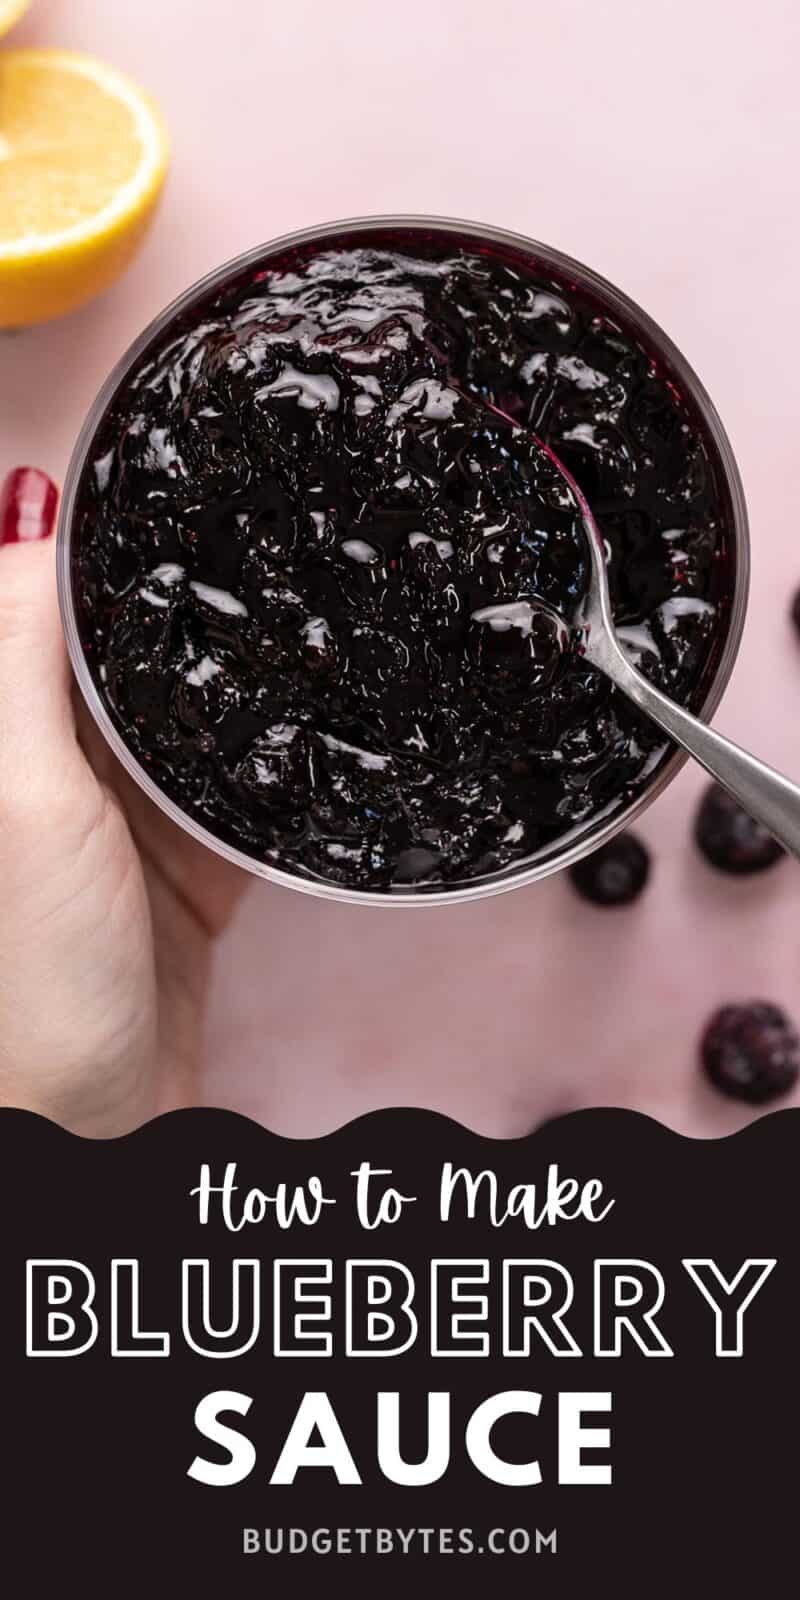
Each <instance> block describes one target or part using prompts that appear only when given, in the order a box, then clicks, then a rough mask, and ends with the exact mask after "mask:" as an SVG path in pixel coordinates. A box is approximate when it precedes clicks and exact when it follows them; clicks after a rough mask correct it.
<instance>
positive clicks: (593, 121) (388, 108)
mask: <svg viewBox="0 0 800 1600" xmlns="http://www.w3.org/2000/svg"><path fill="white" fill-rule="evenodd" d="M9 42H11V41H9ZM13 42H14V43H19V44H23V43H25V44H28V43H30V44H42V45H45V44H50V45H63V46H69V47H72V48H76V49H82V50H87V51H91V52H93V53H95V54H97V55H100V56H104V57H106V58H107V59H108V60H109V61H111V62H113V63H116V64H117V65H119V66H121V67H123V68H125V69H127V70H128V71H129V72H130V73H131V74H133V75H134V76H135V77H137V78H138V79H140V80H141V81H142V83H144V84H146V85H147V86H149V87H150V88H151V90H152V91H153V92H154V94H155V95H156V96H157V97H158V99H159V100H160V102H161V104H162V106H163V108H164V111H165V113H166V117H167V120H168V122H169V125H170V128H171V131H172V137H173V141H174V160H173V167H172V176H171V180H170V184H169V189H168V193H167V196H166V200H165V203H164V206H163V209H162V211H161V214H160V217H159V219H158V221H157V224H156V227H155V230H154V232H153V234H152V236H151V238H150V239H149V241H148V243H147V245H146V247H145V250H144V252H143V254H142V255H141V257H140V258H139V260H138V261H137V262H136V264H135V265H134V267H133V268H132V269H131V271H130V272H129V274H128V276H127V277H126V278H125V280H124V281H123V282H122V283H121V284H120V285H119V286H118V287H117V288H115V289H114V290H112V291H111V292H110V293H109V294H108V295H106V296H105V297H104V298H103V299H102V300H100V301H98V302H96V303H95V304H94V305H91V306H89V307H88V308H87V309H86V310H84V311H82V312H79V313H77V314H76V315H74V316H72V317H70V318H68V319H66V320H65V321H63V322H62V323H60V324H56V325H52V326H49V327H42V328H39V329H36V330H33V331H31V332H26V333H23V334H20V335H18V336H15V337H8V338H5V339H3V340H2V341H0V473H4V472H5V471H6V470H7V469H8V468H9V467H11V466H12V465H15V464H17V463H23V462H31V463H35V464H38V465H40V466H42V467H44V468H46V469H47V470H48V471H50V472H51V473H52V474H53V475H54V476H56V477H59V478H60V477H61V476H62V475H63V472H64V468H65V465H66V462H67V459H68V456H69V452H70V449H71V446H72V443H73V440H74V438H75V435H76V433H77V430H78V427H79V424H80V422H81V420H82V418H83V416H84V414H85V412H86V410H87V408H88V406H89V404H90V402H91V400H92V398H93V396H94V394H95V392H96V390H97V388H98V387H99V385H100V383H101V381H102V379H103V378H104V377H105V375H106V373H107V372H108V370H109V368H110V366H111V365H112V364H113V362H114V361H115V360H116V358H117V357H118V356H119V355H120V354H121V352H122V351H123V350H124V349H125V347H126V345H127V344H128V343H129V342H130V340H131V339H132V338H133V337H134V335H135V334H136V333H138V332H139V330H140V329H141V327H142V326H143V324H144V323H145V322H146V321H147V320H148V319H149V318H150V317H151V316H152V315H153V314H154V313H155V312H156V311H158V310H159V309H160V308H161V306H162V305H163V304H164V303H165V302H166V301H167V300H169V299H171V297H172V296H173V295H174V294H176V293H177V292H178V291H179V290H181V289H182V288H184V287H185V286H186V285H187V284H188V283H189V282H190V281H191V280H192V279H194V278H196V277H198V276H199V275H200V274H201V273H203V272H205V271H206V270H207V269H208V268H210V267H212V266H215V265H216V264H217V263H218V262H220V261H221V260H223V259H225V258H226V257H228V256H230V255H232V254H234V253H235V252H237V251H239V250H242V249H244V248H246V247H247V246H250V245H252V244H255V243H257V242H259V241H260V240H263V239H268V238H270V237H272V236H274V235H276V234H279V233H282V232H284V231H286V230H288V229H291V228H296V227H300V226H303V225H305V224H309V223H313V222H320V221H326V220H330V219H333V218H336V217H346V216H351V215H356V214H359V213H370V212H387V211H407V212H433V213H440V214H449V215H455V216H458V215H460V216H464V217H469V218H475V219H478V220H480V221H485V222H493V223H496V224H499V225H504V226H506V227H509V228H512V229H518V230H520V231H521V232H524V233H528V234H531V235H533V236H534V237H537V238H540V239H543V240H547V241H549V242H550V243H552V244H554V245H557V246H559V247H561V248H562V249H564V250H567V251H569V252H570V253H572V254H573V255H576V256H578V257H579V258H581V259H583V260H585V261H587V262H589V263H590V264H591V265H593V266H594V267H595V268H597V269H598V270H599V271H601V272H603V273H605V274H606V275H607V276H608V277H610V278H612V279H613V280H615V281H616V282H617V283H618V284H619V285H620V286H621V287H622V288H624V289H625V290H627V291H628V293H630V294H631V295H632V296H633V297H634V298H635V299H637V300H639V301H640V302H641V303H642V304H643V305H644V306H646V307H647V309H648V310H649V311H650V312H651V313H652V314H653V315H654V316H655V317H656V319H657V320H658V321H659V322H661V323H662V324H663V326H664V327H665V328H666V329H667V330H668V332H669V333H670V334H671V335H672V337H673V338H674V339H675V340H676V341H677V343H678V344H679V345H680V346H681V348H682V349H683V350H684V351H685V353H686V354H687V356H688V357H689V359H690V361H691V362H692V363H693V364H694V366H695V367H696V369H697V370H698V372H699V373H700V376H701V377H702V379H703V380H704V382H705V383H706V385H707V387H708V388H709V390H710V391H711V394H712V395H713V397H714V399H715V400H716V402H717V405H718V407H719V409H720V410H721V412H722V416H723V418H724V420H725V423H726V425H727V427H728V429H729V431H730V434H731V438H732V441H733V445H734V449H735V451H736V453H737V455H738V459H739V462H740V465H741V469H742V473H743V477H744V482H745V489H746V491H747V496H748V500H749V505H750V512H751V519H752V531H753V568H754V571H753V587H752V598H751V610H750V616H749V621H748V625H747V630H746V636H745V643H744V647H743V649H742V652H741V656H740V659H739V664H738V666H737V669H736V672H735V674H734V679H733V683H732V685H731V687H730V689H729V691H728V694H727V696H726V698H725V701H724V704H723V707H722V710H721V712H720V714H719V716H718V723H719V725H720V726H721V727H722V728H723V729H724V730H725V731H727V732H729V733H731V734H733V735H734V736H735V737H737V738H739V739H740V740H742V741H743V742H748V741H749V742H751V744H752V745H753V746H755V747H756V748H757V750H758V752H759V753H761V754H763V755H764V756H766V757H767V758H768V759H772V760H775V761H776V762H778V763H780V764H782V765H783V766H784V767H785V768H786V769H787V770H789V771H790V772H793V773H794V774H795V775H798V774H800V717H799V716H798V703H799V702H800V642H798V641H797V640H796V638H795V637H794V635H793V634H792V631H791V628H790V626H789V624H788V621H787V606H788V602H789V598H790V596H791V593H792V592H793V590H794V588H795V587H796V586H797V585H798V583H800V534H799V533H798V521H797V507H796V503H795V496H794V494H793V493H790V491H789V486H790V485H792V489H793V487H794V474H795V467H796V461H797V420H798V417H799V416H800V359H798V356H799V355H800V334H798V317H797V302H798V268H797V261H798V254H799V253H800V220H798V206H797V191H796V184H795V177H796V171H797V165H798V156H800V141H799V140H798V119H799V118H800V109H799V108H800V99H798V95H797V92H796V91H797V84H796V65H797V61H798V59H800V10H799V9H798V7H797V5H796V0H760V3H759V4H758V5H757V6H755V7H754V6H753V5H752V4H750V3H747V4H745V3H744V0H646V3H643V0H605V3H604V4H598V3H597V0H550V3H549V4H544V3H542V0H494V3H493V4H491V5H487V4H486V0H439V3H438V4H437V3H435V0H403V3H402V5H397V4H392V3H390V0H336V3H335V4H333V3H331V4H328V3H326V0H292V3H291V4H289V5H277V4H271V3H270V0H233V3H229V4H228V5H222V4H220V0H136V3H134V0H116V3H115V0H102V3H101V0H38V3H37V4H35V5H34V8H33V11H32V13H31V15H30V17H29V19H28V20H27V21H26V22H25V23H24V24H23V25H22V27H21V28H20V29H19V30H18V31H17V33H16V34H15V36H14V39H13ZM734 319H735V325H734ZM701 785H702V779H701V778H700V776H699V774H698V773H697V772H696V771H690V770H688V769H686V770H685V771H684V772H683V774H682V775H681V776H680V778H679V779H678V780H677V781H676V782H675V783H674V784H673V785H672V787H671V789H670V790H669V791H668V793H667V794H666V795H665V796H664V797H662V799H661V800H659V801H658V802H657V803H656V805H655V806H654V807H653V809H652V810H651V811H650V812H648V814H647V816H646V818H645V819H644V822H643V824H642V829H641V831H642V833H643V834H644V836H645V837H646V838H647V840H648V841H649V842H650V844H651V845H652V848H653V853H654V879H653V884H652V888H651V889H650V890H649V891H648V893H647V894H646V895H645V896H644V897H643V898H642V900H641V901H640V902H639V903H638V904H637V905H636V906H635V907H633V908H632V909H630V910H627V911H615V912H610V913H609V912H602V911H596V910H592V909H591V908H590V907H587V906H585V905H584V904H583V903H581V902H579V901H578V900H577V899H576V898H575V897H574V895H573V893H572V892H571V890H570V886H569V884H568V883H567V882H565V881H562V880H561V879H555V880H550V881H549V882H547V883H545V884H543V885H540V886H538V887H534V888H531V889H527V890H520V891H518V892H516V893H514V894H511V895H507V896H504V897H502V898H500V899H498V900H494V901H485V902H482V903H479V904H478V905H475V906H467V907H463V908H454V909H452V910H429V911H428V912H427V913H426V912H416V913H415V912H402V911H394V912H389V911H378V910H374V911H373V910H371V909H368V910H350V909H349V908H344V907H337V906H327V905H324V904H320V903H318V902H315V901H313V900H308V899H305V898H303V897H301V896H299V895H295V894H292V893H291V892H288V891H285V890H279V889H275V888H272V887H270V886H266V885H261V884H258V885H254V887H253V888H252V890H251V891H250V893H249V895H248V897H247V899H246V901H245V904H244V907H243V909H242V911H241V913H240V915H239V918H238V921H237V923H236V925H235V926H234V928H233V929H232V931H231V933H230V934H229V936H228V937H227V938H226V939H225V941H224V943H223V945H222V947H221V949H220V952H219V961H218V967H217V973H216V979H215V984H214V992H213V997H212V1005H211V1017H210V1027H209V1039H208V1065H207V1072H206V1080H205V1092H206V1098H207V1099H208V1100H210V1101H214V1102H216V1103H218V1104H221V1105H225V1106H231V1107H234V1108H235V1109H238V1110H241V1111H245V1112H247V1113H249V1114H250V1115H251V1116H254V1117H256V1118H257V1119H259V1120H263V1121H265V1122H269V1123H270V1124H272V1125H273V1126H274V1127H275V1128H277V1129H279V1130H281V1131H284V1132H288V1133H291V1134H312V1133H316V1132H318V1131H322V1130H324V1129H327V1128H330V1127H332V1126H335V1125H336V1124H338V1123H340V1122H342V1121H343V1120H345V1119H346V1118H348V1117H350V1116H352V1115H354V1114H357V1113H359V1112H362V1111H366V1110H369V1109H371V1108H372V1107H376V1106H382V1105H391V1104H397V1103H416V1104H420V1105H428V1106H432V1107H435V1108H438V1109H440V1110H443V1111H446V1112H449V1113H451V1114H452V1115H454V1116H456V1117H458V1118H460V1119H461V1120H462V1121H465V1122H468V1123H470V1124H472V1125H473V1126H475V1127H477V1128H479V1129H481V1130H483V1131H485V1132H488V1133H493V1134H500V1135H510V1134H516V1133H522V1132H524V1131H526V1130H527V1129H528V1128H529V1127H531V1126H533V1125H534V1124H535V1123H536V1122H537V1121H539V1120H540V1119H541V1118H542V1117H544V1116H547V1115H549V1114H552V1113H554V1112H557V1111H560V1110H564V1109H568V1108H571V1107H575V1106H580V1105H585V1104H607V1103H617V1104H622V1105H628V1106H633V1107H637V1108H639V1109H642V1110H645V1111H648V1112H651V1113H653V1114H654V1115H656V1116H659V1117H661V1118H662V1119H663V1120H664V1121H666V1122H668V1123H670V1124H672V1125H673V1126H675V1127H678V1128H681V1129H683V1130H685V1131H689V1132H692V1133H701V1134H713V1133H718V1132H722V1131H726V1130H729V1129H731V1128H734V1127H736V1126H737V1125H738V1123H739V1122H742V1121H745V1120H747V1113H746V1112H743V1111H741V1110H740V1109H739V1108H737V1107H736V1106H734V1105H731V1104H730V1103H728V1102H725V1101H723V1100H722V1099H721V1098H720V1097H719V1096H718V1095H716V1094H714V1093H713V1092H712V1091H711V1090H710V1089H708V1088H707V1087H706V1086H705V1085H704V1083H703V1082H702V1080H701V1078H700V1076H699V1073H698V1070H697V1064H696V1055H697V1036H698V1032H699V1030H700V1028H701V1026H702V1023H703V1021H704V1019H705V1017H706V1015H707V1014H708V1012H709V1011H710V1010H711V1009H712V1008H713V1007H714V1006H715V1005H717V1004H719V1003H721V1002H722V1001H725V1000H729V999H749V998H753V997H756V996H758V997H763V998H771V999H775V1000H777V1001H779V1002H781V1003H783V1004H785V1005H786V1006H787V1007H788V1008H789V1009H790V1010H794V1011H795V1012H796V1014H797V1015H798V1018H800V995H798V984H797V970H798V955H799V952H798V910H800V881H799V880H798V874H797V868H796V867H795V866H794V864H793V863H789V862H786V863H783V864H781V866H779V867H778V868H777V869H775V871H774V872H773V873H771V874H767V875H765V876H764V877H762V878H758V879H754V880H752V881H750V882H747V881H744V882H741V883H737V882H736V881H735V880H727V881H726V880H725V879H724V878H723V877H721V876H720V875H718V874H714V873H713V872H711V871H710V870H709V869H708V868H705V867H704V866H703V865H702V864H701V862H700V861H699V859H698V857H697V855H696V853H695V851H694V849H693V848H692V846H691V843H690V839H689V828H690V820H691V816H692V811H693V805H694V800H695V796H696V794H697V793H698V791H699V789H700V787H701Z"/></svg>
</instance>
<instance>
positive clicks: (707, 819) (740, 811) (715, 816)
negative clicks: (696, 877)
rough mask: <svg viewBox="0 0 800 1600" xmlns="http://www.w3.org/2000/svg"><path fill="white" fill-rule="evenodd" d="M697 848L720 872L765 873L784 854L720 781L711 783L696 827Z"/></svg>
mask: <svg viewBox="0 0 800 1600" xmlns="http://www.w3.org/2000/svg"><path fill="white" fill-rule="evenodd" d="M694 836H695V840H696V842H697V845H698V848H699V849H700V850H701V851H702V852H703V855H704V856H705V858H706V860H707V861H710V862H711V865H712V867H718V868H719V870H720V872H732V873H736V874H738V875H740V876H744V874H746V873H750V872H763V871H764V868H765V867H771V866H773V865H774V863H775V862H776V861H779V860H780V859H781V857H782V855H783V854H784V852H783V850H782V849H781V846H780V845H779V844H778V843H777V841H776V840H775V839H773V837H772V834H771V833H768V832H767V830H766V828H765V827H763V826H762V824H761V823H760V822H756V821H755V820H754V818H753V817H751V816H750V814H749V812H747V811H745V809H744V807H743V806H740V805H739V802H738V800H734V799H733V796H732V795H729V794H728V793H727V791H726V790H725V789H721V788H720V786H719V784H716V783H712V784H709V786H708V788H707V789H706V791H705V794H704V795H703V798H702V800H701V802H700V806H699V808H698V812H697V817H696V820H695V826H694Z"/></svg>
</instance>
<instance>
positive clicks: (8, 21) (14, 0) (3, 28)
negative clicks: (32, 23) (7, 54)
mask: <svg viewBox="0 0 800 1600" xmlns="http://www.w3.org/2000/svg"><path fill="white" fill-rule="evenodd" d="M30 3H31V0H0V39H1V38H2V36H3V34H4V33H8V30H9V28H13V26H14V23H15V22H19V19H20V17H24V15H25V12H26V11H27V9H28V6H29V5H30Z"/></svg>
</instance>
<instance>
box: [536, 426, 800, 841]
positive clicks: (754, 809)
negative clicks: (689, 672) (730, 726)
mask: <svg viewBox="0 0 800 1600" xmlns="http://www.w3.org/2000/svg"><path fill="white" fill-rule="evenodd" d="M537 443H538V444H539V446H540V448H541V449H542V450H544V451H545V453H546V455H548V456H549V458H550V460H551V462H552V463H553V465H554V466H555V467H556V468H557V470H558V472H559V473H560V474H561V476H562V477H563V478H564V479H565V480H566V482H567V483H568V485H569V488H570V491H571V493H572V495H573V497H574V499H575V500H576V501H577V504H578V508H579V511H580V515H581V518H582V521H583V528H584V532H585V534H586V543H587V545H588V547H589V556H590V568H591V576H590V581H589V588H588V591H587V593H586V595H585V597H584V599H583V602H582V605H581V608H580V610H579V612H578V613H577V615H576V618H575V622H574V624H573V626H574V627H575V628H576V629H577V630H578V633H579V644H580V649H581V651H582V654H583V655H584V656H585V658H586V660H587V661H590V662H591V664H592V666H593V667H596V668H597V670H598V671H599V672H603V673H605V676H606V677H607V678H610V679H611V682H612V683H613V684H614V685H615V686H616V688H617V689H620V690H621V691H622V693H623V694H625V695H627V696H628V699H629V700H632V701H633V703H634V705H635V706H638V708H639V710H640V711H643V712H644V713H645V716H648V717H650V719H651V721H653V722H655V723H657V724H658V726H659V728H663V730H664V732H665V733H666V734H668V735H669V737H670V739H673V740H674V741H675V743H676V744H679V745H681V747H682V748H683V749H684V750H687V751H688V753H689V755H690V756H694V758H695V760H696V761H699V762H700V765H701V766H703V767H705V769H706V772H710V773H711V776H712V777H713V778H716V780H717V782H718V783H721V784H722V786H723V788H725V789H727V790H728V792H729V793H730V794H732V795H733V796H734V798H735V799H736V800H738V801H739V802H740V804H741V805H743V806H744V808H745V810H746V811H748V812H749V813H750V816H751V817H753V818H755V820H756V822H760V823H762V824H763V826H764V827H765V828H766V829H767V830H768V832H769V833H771V834H772V836H773V838H775V839H777V840H778V843H779V844H782V845H783V847H784V849H785V850H788V851H789V853H790V855H793V856H795V857H797V858H798V859H800V787H798V785H797V784H796V783H791V782H790V780H789V779H788V778H784V777H783V776H782V775H781V773H779V772H776V771H775V770H774V769H773V768H772V767H768V766H767V765H766V763H765V762H763V761H759V760H758V758H757V757H756V756H751V755H750V754H749V752H748V751H747V750H742V749H741V748H740V746H739V745H737V744H733V742H732V741H731V740H730V739H724V738H723V736H722V734H721V733H715V731H714V729H713V728H709V727H706V724H705V723H704V722H700V721H699V720H698V718H697V717H693V716H692V714H691V712H690V711H686V710H684V708H683V706H679V705H676V704H675V701H674V700H670V699H669V697H668V696H667V695H665V694H662V692H661V690H660V689H657V688H656V687H655V685H654V684H652V683H650V681H649V679H648V678H646V677H645V676H644V674H643V673H642V672H639V670H638V668H636V667H635V666H634V665H633V663H632V662H631V660H630V658H629V656H628V655H627V654H626V652H625V649H624V647H623V645H622V644H621V643H620V640H619V638H618V637H617V632H616V629H615V627H614V618H613V615H612V611H611V597H610V594H609V589H608V572H607V560H608V555H607V549H606V543H605V540H604V539H603V536H602V534H601V532H600V529H599V528H598V526H597V523H596V522H595V519H594V516H593V515H592V511H591V507H590V506H589V504H588V502H587V500H586V497H585V495H584V494H583V493H582V491H581V489H580V487H579V485H578V484H577V483H576V482H575V479H574V478H573V476H572V474H571V472H570V471H569V470H568V468H567V467H565V466H564V464H563V462H562V461H560V460H559V458H558V456H557V455H555V453H554V452H553V451H552V450H551V449H550V447H549V445H547V444H545V442H544V440H543V439H540V438H538V436H537Z"/></svg>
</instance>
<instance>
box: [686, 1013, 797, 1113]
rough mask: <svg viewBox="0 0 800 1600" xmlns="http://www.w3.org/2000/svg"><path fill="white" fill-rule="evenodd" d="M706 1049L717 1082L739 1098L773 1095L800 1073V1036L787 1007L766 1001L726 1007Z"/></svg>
mask: <svg viewBox="0 0 800 1600" xmlns="http://www.w3.org/2000/svg"><path fill="white" fill-rule="evenodd" d="M700 1049H701V1056H702V1062H703V1067H704V1070H705V1072H706V1074H707V1076H708V1077H709V1078H710V1079H711V1082H712V1083H713V1084H714V1085H715V1086H716V1088H717V1089H721V1090H722V1093H723V1094H728V1095H732V1096H733V1097H734V1099H736V1100H748V1101H750V1102H751V1103H752V1104H758V1103H760V1102H761V1101H764V1100H773V1099H775V1098H776V1097H777V1096H778V1095H781V1094H786V1093H787V1092H788V1091H789V1089H792V1088H793V1087H794V1085H795V1084H796V1082H797V1079H798V1075H799V1074H800V1038H799V1037H798V1035H797V1032H796V1030H795V1028H794V1026H793V1025H792V1023H791V1022H790V1021H789V1019H788V1017H786V1016H785V1014H784V1013H783V1011H781V1010H780V1008H779V1007H778V1006H773V1005H770V1004H769V1003H768V1002H765V1001H761V1000H755V1001H751V1002H750V1003H749V1004H748V1005H737V1006H722V1007H721V1009H720V1010H719V1011H716V1012H715V1013H714V1015H713V1017H712V1018H711V1021H710V1022H709V1023H708V1026H707V1027H706V1030H705V1033H704V1034H703V1039H702V1043H701V1047H700Z"/></svg>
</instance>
